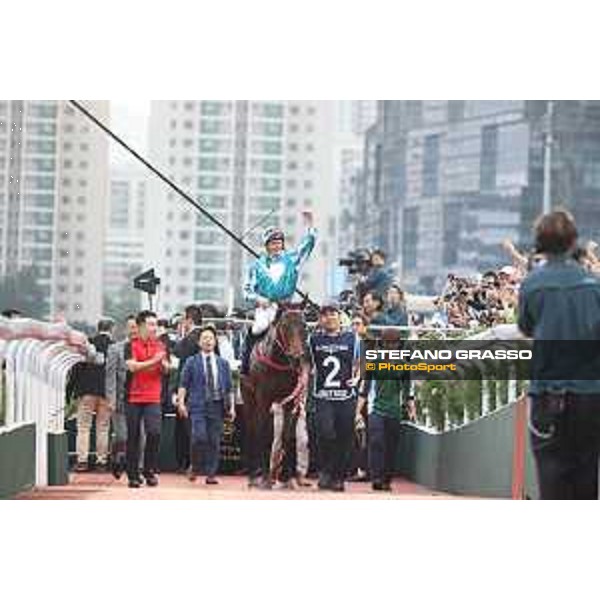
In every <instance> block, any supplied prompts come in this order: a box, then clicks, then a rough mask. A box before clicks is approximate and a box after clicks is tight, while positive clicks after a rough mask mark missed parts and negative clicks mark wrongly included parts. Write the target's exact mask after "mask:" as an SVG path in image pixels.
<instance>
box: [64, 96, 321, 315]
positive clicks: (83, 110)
mask: <svg viewBox="0 0 600 600" xmlns="http://www.w3.org/2000/svg"><path fill="white" fill-rule="evenodd" d="M68 102H69V103H70V104H72V105H73V106H74V107H75V108H76V109H77V110H78V111H79V112H80V113H82V114H83V115H84V116H85V117H87V118H88V119H89V120H90V121H92V123H94V125H96V126H97V127H98V128H100V129H101V130H102V131H104V133H106V134H107V135H108V136H109V137H111V138H112V139H113V140H114V141H115V142H117V144H119V146H121V147H122V148H124V149H125V150H126V151H127V152H129V154H131V155H132V156H133V157H134V158H136V159H137V160H138V161H139V162H141V163H142V164H143V165H144V166H145V167H146V168H147V169H149V170H150V171H152V173H154V174H155V175H156V176H157V177H158V178H159V179H161V180H162V181H164V182H165V183H166V184H167V185H168V186H169V187H170V188H171V189H172V190H173V191H175V192H177V193H178V194H179V195H180V196H181V197H182V198H183V199H184V200H185V201H186V202H188V203H189V204H191V205H192V206H193V207H194V208H195V209H196V210H197V211H199V212H200V213H201V214H202V215H204V216H205V217H206V218H207V219H208V220H209V221H211V223H213V224H214V225H216V226H217V227H218V228H219V229H221V230H222V231H224V232H225V233H226V234H227V235H228V236H229V237H230V238H231V239H233V240H234V241H235V242H237V243H238V244H239V245H240V246H241V247H242V248H243V249H244V250H246V252H249V253H250V254H251V255H252V256H254V257H255V258H258V257H259V254H258V252H256V250H254V249H253V248H251V247H250V246H249V245H248V244H246V242H244V240H243V239H242V238H241V237H239V236H238V235H236V234H235V233H234V232H233V231H231V230H230V229H229V228H227V227H226V226H225V225H223V223H221V221H219V219H217V218H216V217H214V216H213V215H212V214H211V213H210V212H209V211H208V210H206V209H205V208H204V207H203V206H202V205H201V204H199V203H198V202H196V200H194V199H193V198H192V197H191V196H190V195H189V194H188V193H186V192H185V191H184V190H182V189H181V188H180V187H179V186H178V185H177V184H176V183H175V182H174V181H172V180H171V179H170V178H169V177H167V176H166V175H164V174H163V173H162V172H161V171H159V170H158V169H157V168H156V167H155V166H154V165H153V164H152V163H150V162H148V161H147V160H146V159H145V158H144V157H143V156H142V155H141V154H139V153H138V152H136V151H135V150H134V149H133V148H132V147H131V146H129V145H128V144H127V143H126V142H125V141H124V140H122V139H121V138H120V137H119V136H118V135H117V134H116V133H114V132H113V131H112V130H111V129H109V128H108V127H107V126H106V125H105V124H104V123H102V121H100V120H99V119H98V118H97V117H96V116H95V115H93V114H92V113H91V112H90V111H89V110H88V109H87V108H85V107H84V106H83V105H82V104H81V103H79V102H78V101H77V100H69V101H68ZM296 293H297V294H298V295H299V296H301V297H302V299H303V300H305V301H306V302H307V303H309V304H311V305H314V306H316V304H315V303H314V302H313V301H312V300H311V299H310V298H309V297H308V294H306V293H305V292H303V291H302V290H300V289H298V288H296Z"/></svg>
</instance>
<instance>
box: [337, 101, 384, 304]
mask: <svg viewBox="0 0 600 600" xmlns="http://www.w3.org/2000/svg"><path fill="white" fill-rule="evenodd" d="M335 111H336V119H335V123H336V130H335V132H334V144H333V152H334V182H335V186H336V189H335V192H334V202H333V207H332V213H333V220H334V228H335V245H334V252H333V253H332V255H331V256H330V257H329V258H330V260H329V264H328V268H327V270H328V273H329V282H328V283H329V286H328V288H329V289H328V291H329V295H330V296H334V295H336V294H338V293H339V292H340V291H341V290H342V289H343V288H344V287H347V286H348V284H349V283H350V282H349V281H348V280H347V270H346V269H345V268H343V267H340V266H339V264H338V262H339V259H340V258H342V257H344V256H346V255H347V254H348V253H349V252H350V251H352V250H355V249H356V228H357V227H358V226H359V225H360V226H361V227H362V223H361V222H360V220H359V219H357V218H356V214H357V208H358V204H357V203H358V200H359V195H358V186H359V179H360V177H361V169H362V166H363V155H364V149H365V148H364V136H365V132H366V131H367V130H368V129H369V127H371V126H372V125H373V123H374V122H375V119H376V111H377V102H376V101H374V100H340V101H337V102H336V103H335Z"/></svg>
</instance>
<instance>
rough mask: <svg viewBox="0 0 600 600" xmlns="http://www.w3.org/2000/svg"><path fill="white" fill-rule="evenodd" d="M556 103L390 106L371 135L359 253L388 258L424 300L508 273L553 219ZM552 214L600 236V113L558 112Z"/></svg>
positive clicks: (577, 104) (588, 105)
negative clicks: (545, 201) (514, 253)
mask: <svg viewBox="0 0 600 600" xmlns="http://www.w3.org/2000/svg"><path fill="white" fill-rule="evenodd" d="M547 106H548V102H546V101H522V100H500V101H491V100H489V101H470V100H456V101H454V100H453V101H381V102H380V104H379V111H378V117H377V123H376V125H374V126H373V127H372V128H371V129H369V131H368V132H367V135H366V138H365V158H364V174H363V182H362V184H363V187H362V191H361V196H360V202H359V211H358V218H359V220H360V222H361V223H364V226H363V227H361V228H360V229H359V230H358V232H357V233H358V238H359V239H358V242H359V243H362V244H365V245H370V244H374V245H378V246H382V247H383V248H384V249H385V250H387V251H388V253H389V254H390V256H391V260H392V261H397V263H398V273H399V274H400V275H401V277H402V280H403V282H404V283H405V285H406V286H407V287H409V288H412V289H414V290H420V291H426V292H433V291H436V290H437V291H439V289H440V287H441V284H442V281H443V279H444V278H445V276H446V274H447V273H448V272H455V273H462V274H472V273H474V272H481V271H484V270H486V269H488V268H492V267H496V266H498V265H499V264H502V262H506V261H507V257H506V255H504V254H503V251H502V248H501V243H502V240H503V239H505V238H511V239H512V240H513V241H515V242H517V243H518V244H521V245H522V246H523V247H527V246H530V244H531V241H532V240H531V231H530V230H531V225H532V221H533V219H534V218H535V217H536V216H537V215H538V214H539V213H540V212H541V209H542V196H543V180H544V177H543V154H544V142H545V139H546V131H547V127H548V119H547V118H546V112H547ZM550 127H551V130H552V137H553V140H554V142H553V152H552V187H551V189H552V193H551V197H552V202H553V205H554V206H556V205H561V206H566V207H568V208H570V209H571V210H572V211H573V213H574V214H575V216H576V218H577V219H578V222H579V225H580V230H581V234H582V236H583V237H584V238H585V237H587V238H597V237H598V235H599V234H600V178H599V177H598V175H597V174H598V172H600V166H599V165H600V162H599V161H600V159H598V157H599V156H600V102H598V101H560V102H555V103H554V114H553V118H552V122H551V124H550Z"/></svg>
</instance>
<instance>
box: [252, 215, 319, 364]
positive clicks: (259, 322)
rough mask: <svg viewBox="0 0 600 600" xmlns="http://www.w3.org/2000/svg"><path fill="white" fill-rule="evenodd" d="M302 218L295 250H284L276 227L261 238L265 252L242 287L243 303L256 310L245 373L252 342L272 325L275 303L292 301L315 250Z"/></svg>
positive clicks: (312, 230)
mask: <svg viewBox="0 0 600 600" xmlns="http://www.w3.org/2000/svg"><path fill="white" fill-rule="evenodd" d="M302 214H303V217H304V223H305V225H306V227H307V231H306V234H305V236H304V237H303V238H302V240H301V241H300V245H299V246H298V248H297V249H295V250H285V235H284V233H283V231H282V230H281V229H278V228H276V227H269V228H268V229H267V230H266V231H265V232H264V234H263V242H264V244H265V249H266V252H265V253H264V254H261V256H259V257H258V258H257V259H256V260H255V261H254V262H253V263H252V264H251V265H250V269H249V271H248V277H247V280H246V284H245V285H244V296H245V299H246V301H248V302H253V303H254V304H255V306H256V309H255V313H254V323H253V324H252V330H251V332H252V336H248V338H249V339H248V341H250V343H246V352H245V355H244V359H245V360H244V361H243V362H244V363H245V364H244V365H243V367H242V371H243V372H247V359H248V358H249V356H250V350H251V348H252V345H253V344H252V342H253V341H254V339H256V337H258V336H259V335H261V334H262V333H264V332H265V331H266V330H267V329H268V328H269V325H270V324H271V323H272V322H273V321H274V319H275V316H276V314H277V308H278V303H281V302H285V301H287V300H290V299H291V298H292V297H293V295H294V293H295V292H296V285H297V282H298V274H299V272H300V268H301V267H302V265H303V263H304V262H305V261H306V259H307V258H308V257H309V256H310V253H311V252H312V250H313V248H314V247H315V242H316V230H315V228H314V227H313V216H312V213H311V212H308V211H306V212H304V213H302ZM252 338H254V339H252Z"/></svg>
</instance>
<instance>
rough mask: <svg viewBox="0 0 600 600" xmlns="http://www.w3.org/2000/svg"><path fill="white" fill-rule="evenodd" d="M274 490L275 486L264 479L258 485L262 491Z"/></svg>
mask: <svg viewBox="0 0 600 600" xmlns="http://www.w3.org/2000/svg"><path fill="white" fill-rule="evenodd" d="M272 488H273V484H272V483H271V482H270V481H268V480H266V479H263V480H262V481H261V482H260V483H259V484H258V489H260V490H271V489H272Z"/></svg>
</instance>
